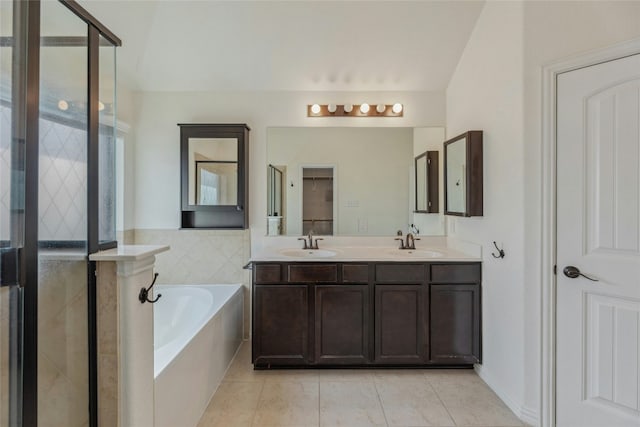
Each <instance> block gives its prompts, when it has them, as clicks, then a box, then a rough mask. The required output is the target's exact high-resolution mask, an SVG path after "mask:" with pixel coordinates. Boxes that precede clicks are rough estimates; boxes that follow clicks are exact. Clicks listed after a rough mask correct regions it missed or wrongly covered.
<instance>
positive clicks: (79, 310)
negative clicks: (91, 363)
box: [38, 1, 89, 427]
mask: <svg viewBox="0 0 640 427" xmlns="http://www.w3.org/2000/svg"><path fill="white" fill-rule="evenodd" d="M41 7H42V12H41V33H42V36H43V37H47V38H48V40H49V42H48V43H46V44H43V45H41V49H40V122H39V126H40V132H39V137H40V141H39V143H40V157H39V162H40V165H39V168H40V170H39V209H38V211H39V212H38V215H39V230H38V233H39V246H40V250H39V253H38V261H39V265H38V275H39V277H38V379H39V381H38V425H39V427H44V426H65V427H82V426H86V425H87V423H88V420H89V410H88V407H89V401H88V394H89V386H88V372H89V368H88V339H87V337H88V323H87V317H88V316H87V307H88V303H87V277H88V274H87V261H86V256H87V141H88V132H87V92H88V90H87V88H88V78H87V70H88V47H87V33H88V28H87V25H86V24H85V23H84V22H83V21H82V20H80V19H79V18H78V17H77V16H76V15H74V14H73V13H72V12H70V11H69V10H68V9H67V8H66V7H65V6H64V5H63V4H62V3H59V2H48V1H47V2H41ZM57 41H60V43H58V42H57ZM62 41H65V42H64V43H62ZM54 396H55V398H54Z"/></svg>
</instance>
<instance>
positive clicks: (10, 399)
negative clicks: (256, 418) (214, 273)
mask: <svg viewBox="0 0 640 427" xmlns="http://www.w3.org/2000/svg"><path fill="white" fill-rule="evenodd" d="M0 8H1V10H0V16H1V18H0V19H1V20H2V21H1V22H0V28H1V31H2V32H1V34H0V36H1V40H0V61H1V62H0V70H1V73H2V75H1V79H0V126H1V127H0V251H1V252H0V253H1V254H2V256H1V257H0V273H1V275H0V277H1V281H0V284H1V287H0V425H1V426H12V427H13V426H21V425H25V426H36V425H37V426H42V427H48V426H52V427H53V426H68V427H75V426H78V427H81V426H86V425H89V426H96V425H97V410H96V409H97V408H96V405H97V391H98V387H97V358H98V354H97V342H96V340H97V338H96V315H95V311H96V310H95V274H94V273H95V265H94V264H93V263H91V262H89V261H88V255H89V254H91V253H94V252H97V251H98V250H100V249H105V248H108V247H114V246H115V244H116V243H115V240H116V237H115V234H116V233H115V139H116V119H115V103H116V98H115V75H116V73H115V50H116V49H115V48H116V46H117V45H119V44H120V41H119V40H118V39H117V37H115V36H114V35H113V34H111V33H110V32H109V31H108V30H107V29H106V28H104V27H103V26H102V25H101V24H100V23H99V22H97V21H96V20H95V19H94V18H93V17H92V16H91V15H90V14H88V13H87V12H86V11H85V10H84V9H83V8H82V7H80V6H79V5H78V4H77V3H76V2H75V1H29V2H24V1H19V0H16V1H2V2H0ZM5 319H6V321H5Z"/></svg>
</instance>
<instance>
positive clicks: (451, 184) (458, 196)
mask: <svg viewBox="0 0 640 427" xmlns="http://www.w3.org/2000/svg"><path fill="white" fill-rule="evenodd" d="M445 149H446V157H447V164H446V170H447V206H446V210H447V212H460V213H464V212H466V191H467V190H466V167H467V139H466V138H461V139H458V140H457V141H454V142H452V143H450V144H447V145H446V147H445Z"/></svg>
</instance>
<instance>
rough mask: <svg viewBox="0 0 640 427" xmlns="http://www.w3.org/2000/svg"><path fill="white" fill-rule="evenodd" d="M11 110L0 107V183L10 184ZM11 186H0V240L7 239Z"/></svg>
mask: <svg viewBox="0 0 640 427" xmlns="http://www.w3.org/2000/svg"><path fill="white" fill-rule="evenodd" d="M11 128H12V127H11V108H8V107H6V106H0V182H3V183H7V182H11V149H10V144H11ZM10 191H11V186H10V185H0V240H8V239H9V217H10V215H9V197H10Z"/></svg>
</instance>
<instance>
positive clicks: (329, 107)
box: [327, 104, 338, 113]
mask: <svg viewBox="0 0 640 427" xmlns="http://www.w3.org/2000/svg"><path fill="white" fill-rule="evenodd" d="M337 109H338V106H337V105H336V104H329V105H327V110H328V111H329V112H330V113H335V112H336V110H337Z"/></svg>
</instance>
